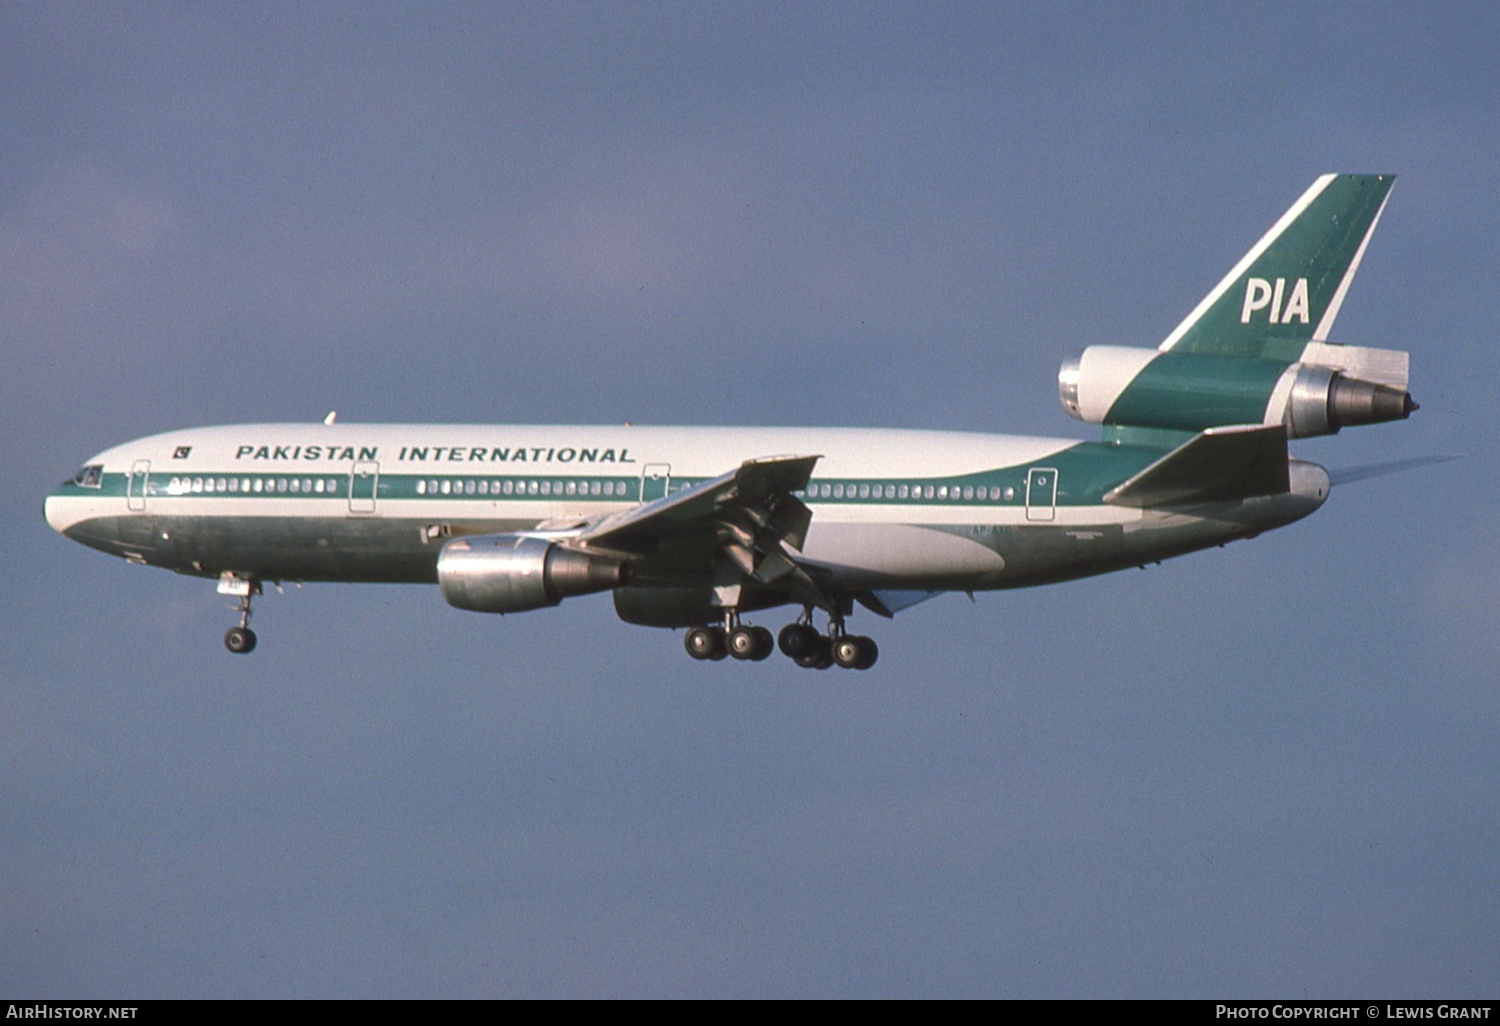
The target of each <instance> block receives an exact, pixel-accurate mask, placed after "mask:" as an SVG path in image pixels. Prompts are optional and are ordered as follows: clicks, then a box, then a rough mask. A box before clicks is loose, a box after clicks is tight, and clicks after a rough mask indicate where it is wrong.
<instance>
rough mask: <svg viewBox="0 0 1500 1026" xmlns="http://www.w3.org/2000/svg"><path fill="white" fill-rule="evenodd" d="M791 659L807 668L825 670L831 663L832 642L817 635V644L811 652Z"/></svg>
mask: <svg viewBox="0 0 1500 1026" xmlns="http://www.w3.org/2000/svg"><path fill="white" fill-rule="evenodd" d="M792 661H793V662H794V663H796V664H797V665H798V666H804V667H806V668H807V669H809V670H826V669H828V668H829V667H830V666H832V665H833V643H832V642H830V641H829V640H828V639H827V638H825V637H823V636H822V635H819V636H818V640H817V644H816V646H815V647H814V648H813V650H812V651H811V652H808V653H807V654H806V655H799V656H797V657H796V658H794V659H793V660H792Z"/></svg>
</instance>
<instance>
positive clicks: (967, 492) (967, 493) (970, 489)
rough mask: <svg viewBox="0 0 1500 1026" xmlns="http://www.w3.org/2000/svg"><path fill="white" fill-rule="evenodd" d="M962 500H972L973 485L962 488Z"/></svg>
mask: <svg viewBox="0 0 1500 1026" xmlns="http://www.w3.org/2000/svg"><path fill="white" fill-rule="evenodd" d="M964 498H965V499H972V498H974V486H973V485H965V486H964Z"/></svg>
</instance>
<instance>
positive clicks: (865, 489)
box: [859, 484, 870, 499]
mask: <svg viewBox="0 0 1500 1026" xmlns="http://www.w3.org/2000/svg"><path fill="white" fill-rule="evenodd" d="M859 497H860V498H861V499H868V498H869V497H870V486H869V485H867V484H862V485H860V486H859Z"/></svg>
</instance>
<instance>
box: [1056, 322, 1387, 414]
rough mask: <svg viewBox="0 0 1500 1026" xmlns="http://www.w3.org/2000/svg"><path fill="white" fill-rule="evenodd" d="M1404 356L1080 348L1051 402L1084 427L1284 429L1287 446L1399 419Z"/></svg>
mask: <svg viewBox="0 0 1500 1026" xmlns="http://www.w3.org/2000/svg"><path fill="white" fill-rule="evenodd" d="M1407 363H1408V360H1407V354H1406V353H1404V352H1399V351H1396V350H1390V349H1367V348H1363V347H1360V346H1337V345H1328V344H1325V343H1320V342H1310V343H1308V344H1307V346H1306V349H1305V350H1304V351H1303V353H1302V355H1301V358H1300V360H1298V361H1297V362H1295V363H1288V361H1286V360H1270V359H1260V358H1257V357H1243V356H1221V355H1217V354H1212V353H1178V352H1172V351H1166V352H1163V351H1161V350H1157V349H1129V348H1125V347H1123V346H1090V347H1089V348H1088V349H1085V350H1084V351H1083V352H1082V353H1080V354H1078V355H1077V356H1074V357H1072V358H1071V359H1069V360H1067V361H1066V362H1064V363H1063V365H1062V368H1061V369H1060V370H1059V371H1058V374H1057V390H1058V398H1059V399H1060V400H1061V401H1062V405H1063V409H1064V410H1066V411H1067V412H1068V414H1069V415H1070V416H1073V417H1076V418H1078V419H1079V420H1082V421H1087V422H1089V423H1091V424H1110V425H1118V426H1122V427H1148V428H1167V429H1171V430H1177V431H1203V430H1205V429H1207V428H1211V427H1219V426H1222V425H1227V424H1278V423H1279V424H1285V425H1286V428H1287V434H1288V436H1289V437H1292V438H1307V437H1311V436H1313V435H1332V434H1337V433H1338V431H1339V429H1340V428H1344V427H1350V426H1354V425H1359V424H1379V423H1383V422H1385V421H1391V420H1405V419H1406V418H1407V417H1408V416H1410V415H1411V412H1412V411H1413V410H1415V409H1417V404H1416V403H1415V402H1413V401H1412V398H1411V394H1410V393H1409V392H1407V390H1406V385H1407Z"/></svg>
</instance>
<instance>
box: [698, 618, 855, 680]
mask: <svg viewBox="0 0 1500 1026" xmlns="http://www.w3.org/2000/svg"><path fill="white" fill-rule="evenodd" d="M683 647H684V648H686V649H687V653H688V655H690V656H692V657H693V658H694V659H713V660H719V659H723V658H724V657H725V656H734V657H735V658H736V659H753V660H755V661H757V662H759V661H760V660H762V659H765V658H766V657H767V656H769V655H770V654H771V650H772V648H773V647H780V649H781V651H782V653H783V654H784V655H786V656H787V657H789V658H790V659H791V660H792V661H793V662H795V663H796V664H797V665H798V666H803V667H806V668H808V669H812V670H826V669H828V668H829V667H830V666H834V665H838V666H842V667H844V668H845V669H849V670H868V669H869V668H870V667H872V666H874V665H875V660H876V659H878V658H880V648H879V646H877V645H876V644H875V640H874V639H873V638H866V637H863V636H861V635H857V634H846V633H845V632H844V618H843V617H842V616H834V617H831V618H830V619H829V622H828V633H827V634H819V633H818V630H817V628H816V627H814V626H813V625H812V612H811V610H808V611H806V612H804V613H803V614H802V617H801V618H800V619H798V620H797V622H796V623H789V624H787V625H786V626H785V627H783V628H782V629H781V635H780V636H779V637H778V638H777V639H776V645H775V646H773V645H772V642H771V632H770V631H768V630H766V628H764V627H752V626H750V625H748V624H742V623H740V621H739V614H738V613H737V612H735V611H734V610H730V609H726V610H725V611H724V625H723V626H722V627H720V626H712V627H694V628H693V629H692V630H690V631H688V632H687V636H686V637H685V638H683Z"/></svg>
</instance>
